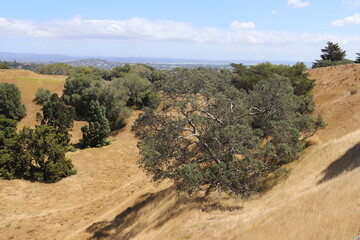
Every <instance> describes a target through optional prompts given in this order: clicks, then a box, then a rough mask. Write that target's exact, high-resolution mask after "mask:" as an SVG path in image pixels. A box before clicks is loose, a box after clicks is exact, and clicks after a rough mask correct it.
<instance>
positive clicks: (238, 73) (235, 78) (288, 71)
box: [231, 63, 314, 95]
mask: <svg viewBox="0 0 360 240" xmlns="http://www.w3.org/2000/svg"><path fill="white" fill-rule="evenodd" d="M231 66H232V67H233V68H234V70H233V72H234V74H233V75H232V83H233V85H234V86H235V87H236V88H238V89H245V90H247V91H249V90H251V89H253V88H254V86H255V84H257V83H258V82H259V81H262V80H264V81H267V80H268V79H269V78H271V77H273V76H274V75H280V76H283V77H286V78H288V79H289V80H290V82H291V85H292V87H293V88H294V93H295V95H303V94H308V93H309V92H310V91H311V89H312V88H313V87H314V80H310V79H308V78H307V74H305V73H304V71H305V70H306V69H307V68H306V65H305V64H304V63H297V64H295V65H293V66H288V65H273V64H271V63H261V64H258V65H253V66H250V67H246V66H244V65H242V64H234V63H232V64H231Z"/></svg>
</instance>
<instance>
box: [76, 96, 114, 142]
mask: <svg viewBox="0 0 360 240" xmlns="http://www.w3.org/2000/svg"><path fill="white" fill-rule="evenodd" d="M87 116H88V123H89V126H87V125H85V126H83V127H82V128H81V131H82V132H83V140H82V143H83V146H84V147H102V146H105V145H108V144H109V142H108V141H107V140H106V138H107V137H108V136H109V134H110V126H109V121H108V120H107V118H106V116H105V107H103V106H101V105H100V103H99V101H91V102H90V106H89V111H88V114H87Z"/></svg>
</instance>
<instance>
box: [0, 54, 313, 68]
mask: <svg viewBox="0 0 360 240" xmlns="http://www.w3.org/2000/svg"><path fill="white" fill-rule="evenodd" d="M89 60H96V61H95V62H99V61H104V62H103V64H109V65H114V66H119V65H121V64H124V63H144V64H150V65H151V64H175V65H201V66H208V65H229V64H230V63H243V64H244V65H255V64H259V63H263V62H271V63H273V64H287V65H293V64H295V63H296V62H298V61H286V60H284V61H268V60H206V59H175V58H146V57H103V56H83V57H78V56H67V55H61V54H38V53H10V52H0V61H17V62H25V63H30V62H31V63H55V62H65V63H69V64H76V65H79V64H80V65H82V64H83V65H85V66H88V65H86V64H88V63H89V62H91V61H89ZM105 61H107V62H105ZM305 64H306V65H307V66H311V64H312V63H311V62H305ZM91 66H93V65H91Z"/></svg>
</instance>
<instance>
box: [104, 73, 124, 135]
mask: <svg viewBox="0 0 360 240" xmlns="http://www.w3.org/2000/svg"><path fill="white" fill-rule="evenodd" d="M128 100H129V89H128V88H127V87H125V86H124V84H123V82H122V80H120V79H114V80H112V81H111V83H110V84H107V85H105V86H104V88H103V91H102V93H101V96H100V99H99V101H100V103H101V105H103V106H104V107H105V108H106V118H107V119H108V120H109V124H110V128H111V129H112V130H114V129H119V128H121V127H123V126H124V125H125V122H124V120H125V119H126V118H127V117H128V116H129V115H130V109H129V108H128V107H127V106H126V104H127V102H128Z"/></svg>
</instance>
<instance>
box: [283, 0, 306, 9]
mask: <svg viewBox="0 0 360 240" xmlns="http://www.w3.org/2000/svg"><path fill="white" fill-rule="evenodd" d="M287 4H288V5H289V6H290V7H293V8H304V7H308V6H310V5H311V3H310V2H306V1H302V0H288V1H287Z"/></svg>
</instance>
